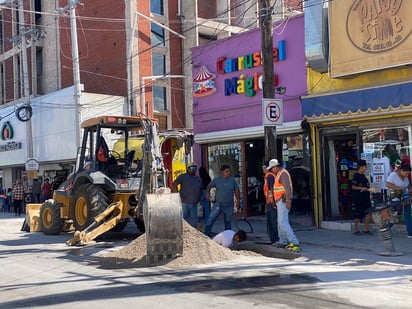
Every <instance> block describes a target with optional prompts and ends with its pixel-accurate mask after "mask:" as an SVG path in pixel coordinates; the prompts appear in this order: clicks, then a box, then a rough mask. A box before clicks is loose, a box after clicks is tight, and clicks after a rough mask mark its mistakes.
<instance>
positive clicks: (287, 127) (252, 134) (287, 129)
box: [195, 120, 302, 144]
mask: <svg viewBox="0 0 412 309" xmlns="http://www.w3.org/2000/svg"><path fill="white" fill-rule="evenodd" d="M300 124H301V121H300V120H299V121H290V122H284V123H283V125H281V126H276V134H279V135H287V134H292V133H299V132H302V128H301V126H300ZM264 131H265V130H264V126H255V127H247V128H240V129H233V130H225V131H216V132H207V133H198V134H195V142H196V143H198V144H208V143H217V142H228V141H235V140H245V139H254V138H263V137H264Z"/></svg>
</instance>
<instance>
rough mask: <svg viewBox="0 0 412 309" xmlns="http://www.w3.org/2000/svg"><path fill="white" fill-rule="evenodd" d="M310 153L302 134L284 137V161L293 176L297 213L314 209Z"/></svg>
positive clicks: (294, 202) (293, 209) (294, 206)
mask: <svg viewBox="0 0 412 309" xmlns="http://www.w3.org/2000/svg"><path fill="white" fill-rule="evenodd" d="M308 153H309V151H308V148H307V143H306V140H305V137H304V136H303V135H302V134H297V135H290V136H286V137H284V138H283V148H282V161H283V166H284V167H286V169H287V170H288V172H289V174H290V176H291V178H292V185H293V200H292V212H293V213H297V214H310V213H311V209H312V206H311V188H310V169H309V166H310V165H309V160H308Z"/></svg>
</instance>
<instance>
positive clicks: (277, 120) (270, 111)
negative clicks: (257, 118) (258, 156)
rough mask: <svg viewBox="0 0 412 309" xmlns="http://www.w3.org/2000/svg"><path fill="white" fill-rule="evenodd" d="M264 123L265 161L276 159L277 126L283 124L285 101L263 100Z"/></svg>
mask: <svg viewBox="0 0 412 309" xmlns="http://www.w3.org/2000/svg"><path fill="white" fill-rule="evenodd" d="M262 117H263V119H262V122H263V126H264V134H265V161H269V160H270V159H274V158H276V153H277V147H276V143H277V141H276V138H277V137H276V126H278V125H282V124H283V100H280V99H263V100H262Z"/></svg>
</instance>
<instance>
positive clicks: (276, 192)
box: [273, 170, 286, 202]
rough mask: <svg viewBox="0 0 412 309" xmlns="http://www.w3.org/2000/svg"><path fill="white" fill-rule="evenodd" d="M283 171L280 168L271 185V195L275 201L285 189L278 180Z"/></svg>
mask: <svg viewBox="0 0 412 309" xmlns="http://www.w3.org/2000/svg"><path fill="white" fill-rule="evenodd" d="M284 172H285V170H281V171H280V172H279V173H277V175H276V177H275V185H274V186H273V197H274V199H275V201H276V202H277V201H279V200H280V199H281V198H282V196H283V195H284V194H285V193H286V189H285V187H284V186H283V184H282V183H280V182H279V179H280V176H281V175H282V174H283V173H284Z"/></svg>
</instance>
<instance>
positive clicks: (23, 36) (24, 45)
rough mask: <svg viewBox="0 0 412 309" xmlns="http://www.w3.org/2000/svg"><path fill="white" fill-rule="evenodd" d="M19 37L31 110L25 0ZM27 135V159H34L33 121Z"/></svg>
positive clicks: (24, 95)
mask: <svg viewBox="0 0 412 309" xmlns="http://www.w3.org/2000/svg"><path fill="white" fill-rule="evenodd" d="M18 5H19V23H20V25H19V32H20V33H19V35H20V42H21V57H22V59H21V62H22V72H23V98H24V104H25V105H26V107H27V108H30V84H29V70H28V65H27V43H26V29H25V26H24V24H25V22H24V7H23V0H19V2H18ZM26 135H27V158H32V157H33V131H32V123H31V119H29V120H28V121H27V123H26Z"/></svg>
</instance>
